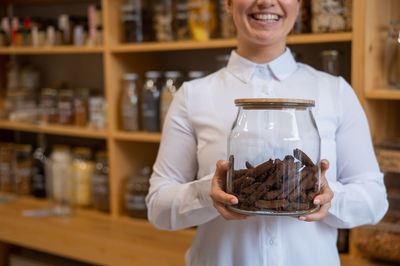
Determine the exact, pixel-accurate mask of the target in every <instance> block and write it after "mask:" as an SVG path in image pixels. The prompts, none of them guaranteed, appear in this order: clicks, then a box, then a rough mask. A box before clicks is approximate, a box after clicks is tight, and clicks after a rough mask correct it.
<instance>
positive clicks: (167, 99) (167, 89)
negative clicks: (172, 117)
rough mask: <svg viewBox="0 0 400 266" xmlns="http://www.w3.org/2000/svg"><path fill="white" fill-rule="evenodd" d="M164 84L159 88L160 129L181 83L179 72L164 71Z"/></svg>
mask: <svg viewBox="0 0 400 266" xmlns="http://www.w3.org/2000/svg"><path fill="white" fill-rule="evenodd" d="M164 77H165V82H164V85H163V87H162V88H161V100H160V105H161V107H160V111H161V115H160V120H161V124H160V128H162V126H163V125H164V121H165V117H166V116H167V112H168V108H169V106H170V105H171V102H172V99H173V97H174V95H175V92H176V91H177V90H178V89H179V87H180V86H181V82H182V80H181V79H182V74H181V73H180V72H179V71H166V72H165V73H164Z"/></svg>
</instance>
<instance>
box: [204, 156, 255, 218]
mask: <svg viewBox="0 0 400 266" xmlns="http://www.w3.org/2000/svg"><path fill="white" fill-rule="evenodd" d="M228 167H229V161H222V160H219V161H218V162H217V169H216V170H215V174H214V176H213V178H212V183H211V192H210V197H211V199H212V200H213V201H214V208H215V209H217V211H218V212H219V213H220V214H221V215H222V217H224V218H225V220H243V219H247V218H250V217H251V216H250V215H245V214H240V213H236V212H232V211H230V210H228V209H227V208H226V206H225V205H234V204H237V203H238V199H237V198H236V197H235V196H234V195H231V194H228V193H226V192H225V187H226V174H227V171H228Z"/></svg>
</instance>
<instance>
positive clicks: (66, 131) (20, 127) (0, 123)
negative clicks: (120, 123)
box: [0, 120, 107, 139]
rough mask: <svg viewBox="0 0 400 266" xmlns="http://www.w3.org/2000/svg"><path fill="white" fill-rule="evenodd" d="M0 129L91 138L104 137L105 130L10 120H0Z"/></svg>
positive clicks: (105, 134)
mask: <svg viewBox="0 0 400 266" xmlns="http://www.w3.org/2000/svg"><path fill="white" fill-rule="evenodd" d="M0 129H7V130H16V131H25V132H35V133H45V134H53V135H61V136H74V137H84V138H93V139H106V138H107V131H105V130H94V129H88V128H82V127H76V126H62V125H34V124H30V123H24V122H12V121H4V120H0Z"/></svg>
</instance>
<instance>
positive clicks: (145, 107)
mask: <svg viewBox="0 0 400 266" xmlns="http://www.w3.org/2000/svg"><path fill="white" fill-rule="evenodd" d="M145 78H146V80H145V82H144V84H143V89H142V93H141V105H140V107H141V109H140V111H141V115H142V116H141V121H142V129H143V130H144V131H148V132H160V78H161V72H159V71H147V72H146V73H145Z"/></svg>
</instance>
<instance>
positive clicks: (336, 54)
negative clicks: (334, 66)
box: [321, 50, 339, 56]
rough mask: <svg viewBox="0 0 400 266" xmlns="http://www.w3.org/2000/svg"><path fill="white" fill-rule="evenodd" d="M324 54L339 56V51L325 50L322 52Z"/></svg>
mask: <svg viewBox="0 0 400 266" xmlns="http://www.w3.org/2000/svg"><path fill="white" fill-rule="evenodd" d="M321 55H323V56H338V55H339V52H338V51H337V50H324V51H322V52H321Z"/></svg>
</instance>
